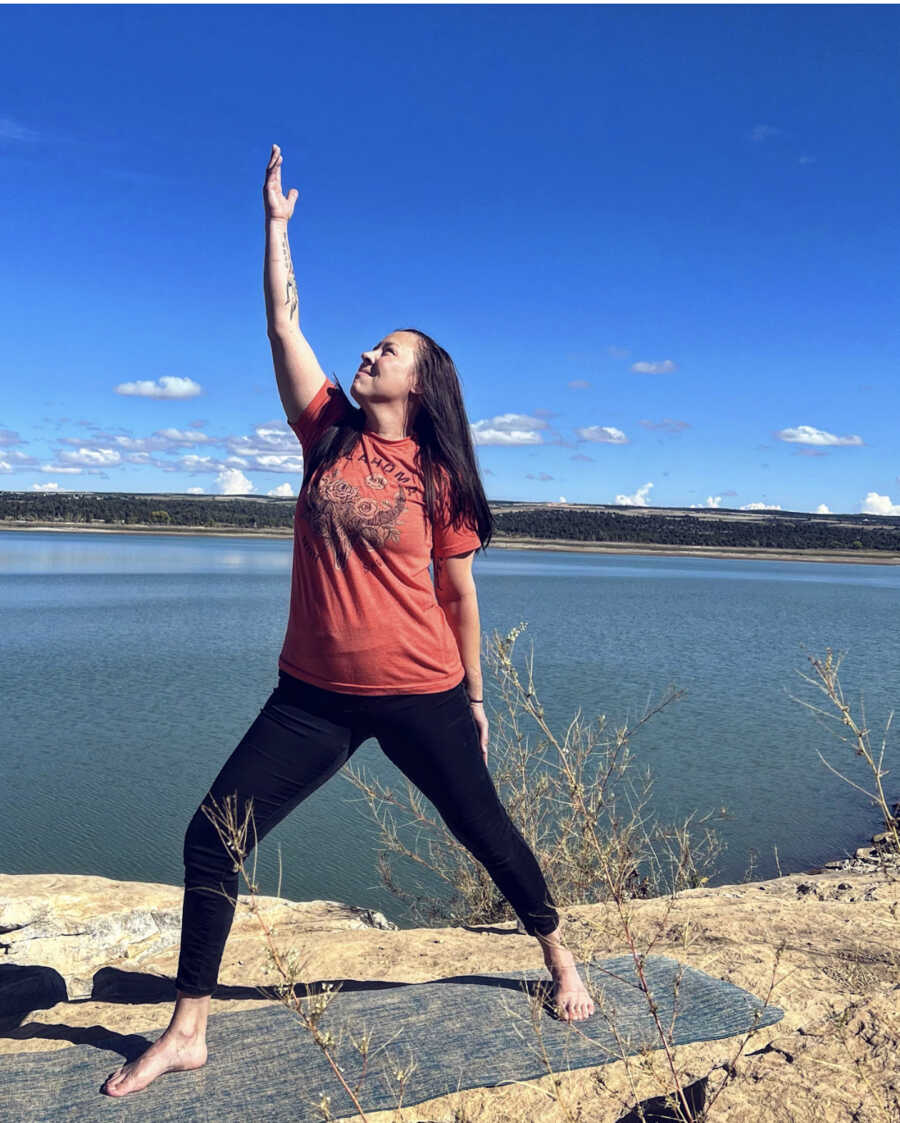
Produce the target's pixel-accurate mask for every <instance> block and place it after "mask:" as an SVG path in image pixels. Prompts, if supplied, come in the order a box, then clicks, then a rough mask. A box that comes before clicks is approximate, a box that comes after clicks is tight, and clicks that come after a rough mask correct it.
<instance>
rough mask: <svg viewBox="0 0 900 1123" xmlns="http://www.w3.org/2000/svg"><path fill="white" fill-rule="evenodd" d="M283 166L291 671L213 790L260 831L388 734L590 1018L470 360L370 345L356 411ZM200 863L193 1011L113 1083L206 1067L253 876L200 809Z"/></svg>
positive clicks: (271, 278) (275, 307)
mask: <svg viewBox="0 0 900 1123" xmlns="http://www.w3.org/2000/svg"><path fill="white" fill-rule="evenodd" d="M281 163H282V156H281V153H280V151H279V149H278V146H277V145H273V147H272V153H271V156H270V159H269V164H268V168H267V171H266V181H265V186H264V191H263V196H264V200H265V213H266V262H265V283H264V289H265V297H266V313H267V317H268V334H269V339H270V342H271V345H272V355H273V359H274V364H275V375H276V380H277V383H278V391H279V394H280V395H281V401H282V403H283V405H284V409H285V413H286V415H287V418H288V423H289V425H290V426H291V428H292V429H293V430H294V432H295V433H296V434H297V437H298V439H299V441H300V443H301V446H302V448H303V454H304V473H303V483H302V486H301V489H300V497H299V499H298V503H297V513H296V517H295V520H294V566H293V575H292V579H291V607H290V613H289V619H288V625H287V631H286V635H285V640H284V646H283V648H282V651H281V656H280V658H279V681H278V686H277V687H276V689H275V690H274V692H273V693H272V695H271V696H270V698H269V700H268V701H267V702H266V704H265V706H264V707H263V709H262V711H261V712H260V714H259V716H258V717H257V718H256V720H255V721H254V723H253V724H252V725H251V727H250V729H249V730H248V732H247V734H246V735H245V737H244V738H243V740H242V741H241V743H240V744H239V745H238V747H237V748H236V749H235V750H234V752H233V753H232V755H231V757H230V758H229V759H228V761H227V762H226V763H225V765H224V766H223V768H222V770H221V771H220V773H219V775H218V776H217V778H216V780H215V781H214V783H213V785H212V787H211V788H210V790H209V792H208V793H207V795H208V796H212V797H214V799H215V800H216V801H218V803H219V805H221V803H222V802H223V800H224V797H225V796H229V795H232V793H233V794H234V795H235V796H236V797H237V798H236V805H237V809H238V812H239V817H241V816H242V815H243V814H244V813H245V811H246V806H247V801H249V800H250V799H252V801H253V804H252V806H253V814H254V823H255V837H256V838H257V839H262V838H264V837H265V835H266V834H267V833H268V832H269V831H270V830H271V829H272V828H273V827H274V826H276V825H277V824H278V823H279V822H281V820H282V819H284V818H285V816H286V815H288V814H289V813H290V812H291V811H292V810H293V809H294V808H295V807H296V806H297V805H298V804H299V803H300V802H301V800H303V799H304V798H305V797H306V796H308V795H309V794H310V793H311V792H313V791H314V790H315V789H316V788H318V787H319V786H320V785H321V784H323V783H324V782H325V781H326V780H327V779H329V778H330V777H331V776H332V775H334V773H335V772H337V771H338V769H339V768H341V766H342V765H343V764H345V763H346V761H347V760H348V759H349V757H350V756H351V755H352V753H353V752H354V751H355V750H356V749H357V748H358V746H359V745H360V744H361V743H362V742H363V741H365V740H367V739H368V738H369V737H376V738H377V739H378V741H379V743H380V745H381V747H382V749H383V751H384V752H385V754H386V755H387V756H388V757H389V758H390V759H391V760H392V761H393V762H394V763H395V764H396V765H397V766H398V767H399V768H400V769H401V770H402V771H403V772H404V773H405V774H406V776H408V777H409V779H411V780H412V782H413V783H414V784H416V785H417V787H419V788H420V790H421V791H422V792H423V793H424V794H425V796H426V797H427V798H428V799H430V800H431V802H432V803H433V804H434V805H435V807H436V808H437V809H438V811H439V812H440V814H441V816H442V817H443V819H444V821H445V822H446V824H447V826H448V827H449V829H450V830H451V831H452V832H453V834H454V835H455V836H456V837H457V838H458V839H459V840H460V841H462V842H463V844H464V845H465V846H467V847H468V849H469V850H470V851H471V853H472V854H473V855H474V856H475V857H476V858H477V859H478V860H479V861H480V862H482V863H483V864H484V866H485V867H486V869H487V870H488V872H489V873H490V874H491V876H492V877H493V879H494V881H495V882H496V884H497V885H498V887H499V888H500V890H501V891H502V892H503V893H504V895H505V896H506V897H507V899H508V900H509V901H510V903H511V904H512V906H513V908H514V909H515V910H516V912H517V914H518V915H519V917H520V918H521V920H522V923H523V924H524V926H525V928H526V930H527V931H528V932H529V933H530V934H531V935H533V936H535V937H536V938H537V939H538V941H539V942H540V945H541V948H542V950H543V953H544V962H545V964H546V966H547V967H548V968H549V970H550V972H551V975H552V976H553V984H554V1000H555V1002H556V1006H557V1009H558V1011H559V1014H560V1017H562V1018H564V1019H565V1020H567V1021H575V1020H582V1019H583V1018H585V1017H588V1016H589V1015H590V1014H592V1013H593V1011H594V1006H593V1003H592V1002H591V999H590V997H589V995H588V994H587V992H586V990H585V989H584V985H583V984H582V982H581V979H580V978H579V976H578V973H577V971H576V970H575V965H574V960H573V958H572V954H571V952H569V951H568V950H566V949H565V948H563V947H562V945H561V943H560V938H559V917H558V914H557V912H556V909H555V908H554V905H553V901H552V899H551V897H550V894H549V892H548V890H547V885H546V882H545V881H544V878H543V875H542V874H541V871H540V868H539V866H538V864H537V862H536V860H535V858H534V855H533V854H532V852H531V850H530V849H529V847H528V845H527V844H526V842H525V840H524V839H523V838H522V835H521V834H520V833H519V831H518V830H517V829H516V827H515V826H514V825H513V823H512V821H511V820H510V818H509V816H508V814H507V813H506V811H505V809H504V808H503V805H502V804H501V803H500V801H499V799H498V798H497V793H496V790H495V788H494V784H493V781H492V780H491V777H490V773H489V772H488V770H487V746H488V722H487V718H486V716H485V712H484V695H483V693H482V680H481V666H480V636H479V619H478V602H477V597H476V592H475V584H474V581H473V579H472V559H473V557H474V552H475V550H476V549H478V548H479V547H481V546H482V545H486V544H487V542H488V541H489V539H490V533H491V515H490V510H489V508H488V505H487V501H486V499H485V496H484V491H483V488H482V486H481V483H480V480H479V478H478V471H477V467H476V465H475V457H474V451H473V448H472V442H471V437H470V435H469V428H468V422H467V420H466V415H465V410H464V408H463V403H462V397H461V394H460V388H459V381H458V377H457V374H456V369H455V367H454V365H453V362H452V360H451V359H450V356H449V355H448V354H447V353H446V351H444V350H443V349H442V348H440V347H438V345H437V344H436V343H435V342H434V341H433V340H432V339H430V338H429V337H428V336H426V335H424V334H423V333H421V332H418V331H416V330H415V329H407V330H405V331H395V332H391V334H390V335H388V336H387V337H386V338H384V339H383V340H381V341H380V342H379V343H378V344H377V345H376V346H375V347H373V348H372V349H371V350H370V351H365V352H363V354H362V362H361V364H360V368H359V370H358V371H357V372H356V375H355V377H354V379H353V385H352V387H351V391H350V392H351V394H352V395H353V397H354V399H355V400H356V401H357V402H358V403H359V408H358V409H354V408H353V407H352V406H351V405H350V403H349V401H348V400H347V398H346V396H345V395H344V394H343V392H342V391H340V390H339V389H338V387H337V386H336V385H335V383H333V382H331V381H330V380H329V379H328V378H326V376H325V374H324V373H323V371H322V369H321V368H320V366H319V363H318V361H317V359H316V356H315V355H314V354H313V351H312V349H311V348H310V346H309V344H308V343H307V341H306V339H305V338H304V337H303V335H302V334H301V332H300V324H299V310H298V294H297V285H296V282H295V280H294V270H293V266H292V264H291V257H290V248H289V246H288V238H287V224H288V221H289V219H290V218H291V216H292V214H293V211H294V204H295V203H296V201H297V197H298V192H297V190H296V189H293V190H291V191H290V193H289V194H288V196H287V198H285V196H284V195H283V193H282V187H281ZM432 556H433V565H434V582H433V584H432V580H431V577H430V575H429V573H428V564H429V560H431V558H432ZM209 805H210V806H213V804H212V801H210V802H209ZM184 861H185V895H184V904H183V913H182V928H181V949H180V956H179V963H178V974H177V978H176V988H177V1001H176V1005H175V1010H174V1013H173V1015H172V1019H171V1021H170V1023H169V1026H168V1027H167V1029H166V1030H165V1031H164V1032H163V1034H162V1036H161V1037H160V1038H159V1039H158V1040H157V1041H156V1042H154V1044H153V1045H151V1046H150V1048H149V1049H148V1050H147V1051H146V1052H145V1053H144V1054H143V1055H142V1056H141V1057H139V1058H138V1059H137V1060H136V1061H132V1062H130V1063H129V1064H125V1065H122V1066H121V1068H119V1069H118V1070H116V1072H115V1073H114V1074H112V1075H111V1076H110V1077H109V1078H108V1080H107V1082H106V1084H105V1086H104V1090H105V1091H107V1092H108V1093H109V1094H110V1095H114V1096H123V1095H127V1094H128V1093H130V1092H136V1091H139V1090H140V1089H141V1088H144V1087H146V1086H147V1084H149V1083H150V1082H151V1081H152V1080H154V1079H155V1078H156V1077H157V1076H159V1075H160V1074H161V1073H163V1072H170V1071H176V1070H183V1069H190V1068H199V1067H200V1066H202V1065H203V1064H205V1063H206V1057H207V1051H206V1021H207V1016H208V1012H209V1004H210V996H211V994H212V992H213V990H214V989H215V985H216V981H217V977H218V970H219V965H220V962H221V958H222V952H223V950H224V947H225V941H226V939H227V936H228V933H229V930H230V928H231V923H232V920H233V916H234V905H233V903H232V902H233V901H234V900H236V898H237V894H238V874H237V872H236V871H235V868H234V863H233V861H232V857H231V855H230V854H229V853H228V851H227V850H226V848H225V846H224V844H223V843H222V841H221V839H220V837H219V835H218V834H217V832H216V830H215V828H214V826H213V825H212V823H211V821H210V819H209V817H208V816H207V815H206V814H205V813H204V812H203V807H202V805H201V807H199V808H198V809H197V812H196V813H195V815H194V817H193V819H192V820H191V823H190V825H189V827H188V830H187V833H186V835H185V845H184ZM223 890H224V892H223ZM226 895H227V896H226Z"/></svg>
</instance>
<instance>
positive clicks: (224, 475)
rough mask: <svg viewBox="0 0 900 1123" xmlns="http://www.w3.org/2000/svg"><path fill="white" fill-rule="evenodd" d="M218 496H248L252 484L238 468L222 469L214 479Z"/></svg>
mask: <svg viewBox="0 0 900 1123" xmlns="http://www.w3.org/2000/svg"><path fill="white" fill-rule="evenodd" d="M216 487H218V489H219V494H220V495H249V493H250V492H251V491H253V484H252V483H251V482H250V480H248V479H247V477H246V476H245V475H244V473H243V472H242V471H241V470H240V469H239V468H223V469H222V471H221V472H220V473H219V474H218V476H217V477H216Z"/></svg>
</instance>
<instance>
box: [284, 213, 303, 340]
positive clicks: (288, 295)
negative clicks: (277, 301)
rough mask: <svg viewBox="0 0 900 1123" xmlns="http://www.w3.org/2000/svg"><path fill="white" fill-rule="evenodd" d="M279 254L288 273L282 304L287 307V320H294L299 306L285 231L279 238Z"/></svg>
mask: <svg viewBox="0 0 900 1123" xmlns="http://www.w3.org/2000/svg"><path fill="white" fill-rule="evenodd" d="M281 252H282V255H283V258H284V267H285V269H287V271H288V276H287V282H286V283H285V290H284V302H285V304H286V305H287V306H288V309H289V311H288V317H289V319H291V320H293V319H295V317H296V315H297V305H298V304H299V299H300V298H299V294H298V292H297V282H296V280H295V279H294V266H293V263H292V262H291V251H290V249H289V248H288V238H287V231H286V230H285V232H284V233H283V234H282V236H281Z"/></svg>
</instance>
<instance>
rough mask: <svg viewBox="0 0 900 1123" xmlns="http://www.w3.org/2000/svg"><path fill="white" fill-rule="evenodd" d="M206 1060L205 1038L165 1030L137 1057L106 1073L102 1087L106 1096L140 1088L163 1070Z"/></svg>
mask: <svg viewBox="0 0 900 1123" xmlns="http://www.w3.org/2000/svg"><path fill="white" fill-rule="evenodd" d="M205 1064H206V1042H205V1041H204V1040H202V1039H200V1038H196V1037H180V1036H179V1035H178V1034H173V1033H169V1032H168V1031H166V1032H165V1033H164V1034H163V1035H162V1037H160V1038H159V1040H158V1041H154V1042H153V1044H152V1045H151V1046H150V1048H149V1049H147V1050H146V1052H144V1053H142V1054H141V1055H140V1056H139V1057H138V1059H137V1060H136V1061H129V1063H128V1064H124V1065H122V1066H121V1068H118V1069H116V1071H115V1072H114V1073H111V1074H110V1075H109V1076H107V1078H106V1081H105V1083H104V1085H103V1087H102V1089H101V1091H103V1092H105V1093H106V1094H107V1095H108V1096H127V1095H128V1094H129V1092H140V1090H141V1089H142V1088H146V1087H147V1085H148V1084H150V1083H151V1082H152V1081H154V1080H155V1079H156V1078H157V1076H162V1074H163V1073H164V1072H184V1071H186V1070H187V1069H192V1068H202V1067H203V1066H204V1065H205Z"/></svg>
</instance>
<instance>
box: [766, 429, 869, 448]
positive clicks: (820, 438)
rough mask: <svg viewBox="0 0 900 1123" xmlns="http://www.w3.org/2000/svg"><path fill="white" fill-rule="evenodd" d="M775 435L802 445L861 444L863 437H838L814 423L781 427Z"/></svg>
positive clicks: (780, 438) (782, 439) (781, 439)
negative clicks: (791, 427) (813, 424)
mask: <svg viewBox="0 0 900 1123" xmlns="http://www.w3.org/2000/svg"><path fill="white" fill-rule="evenodd" d="M775 436H776V437H777V438H778V439H779V440H780V441H787V442H789V443H792V444H801V445H861V444H863V443H864V442H863V439H862V437H857V436H855V435H854V436H852V437H836V436H835V435H834V433H828V432H826V431H825V430H824V429H814V428H813V426H812V425H798V426H797V427H796V428H795V429H779V431H778V432H777V433H776V434H775Z"/></svg>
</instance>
